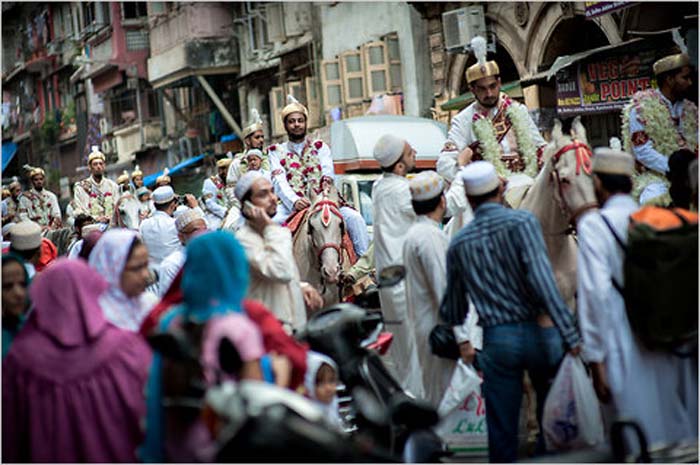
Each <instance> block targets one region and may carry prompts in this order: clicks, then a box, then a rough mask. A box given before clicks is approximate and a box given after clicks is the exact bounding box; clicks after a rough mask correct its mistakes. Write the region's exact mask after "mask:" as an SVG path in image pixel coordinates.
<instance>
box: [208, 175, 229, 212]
mask: <svg viewBox="0 0 700 465" xmlns="http://www.w3.org/2000/svg"><path fill="white" fill-rule="evenodd" d="M218 193H219V189H217V187H216V185H215V184H214V181H212V180H211V179H209V178H207V179H205V180H204V185H203V186H202V195H203V196H204V197H205V199H204V205H206V206H207V210H209V211H210V212H211V213H212V214H214V215H215V216H217V217H219V218H223V217H225V216H226V211H227V210H226V208H225V207H223V206H222V205H219V204H218V203H217V202H216V196H217V194H218Z"/></svg>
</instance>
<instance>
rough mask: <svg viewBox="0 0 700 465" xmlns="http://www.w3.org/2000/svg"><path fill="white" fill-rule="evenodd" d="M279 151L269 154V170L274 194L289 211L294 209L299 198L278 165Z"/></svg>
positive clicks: (282, 169) (284, 172)
mask: <svg viewBox="0 0 700 465" xmlns="http://www.w3.org/2000/svg"><path fill="white" fill-rule="evenodd" d="M281 156H283V155H280V150H275V151H272V152H270V168H271V169H272V173H271V175H272V185H273V186H274V188H275V194H277V197H279V198H280V200H281V201H282V203H283V204H284V206H285V207H287V209H288V210H289V211H292V210H293V209H294V203H295V202H296V201H297V200H299V199H300V198H301V197H299V196H298V195H297V194H296V193H295V192H294V190H292V187H291V186H290V185H289V183H288V182H287V172H286V171H285V169H284V167H283V166H282V165H281V164H280V157H281Z"/></svg>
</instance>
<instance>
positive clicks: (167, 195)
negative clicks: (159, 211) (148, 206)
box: [153, 186, 175, 204]
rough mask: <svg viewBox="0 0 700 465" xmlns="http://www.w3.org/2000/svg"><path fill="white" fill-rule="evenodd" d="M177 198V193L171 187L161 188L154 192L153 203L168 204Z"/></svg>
mask: <svg viewBox="0 0 700 465" xmlns="http://www.w3.org/2000/svg"><path fill="white" fill-rule="evenodd" d="M174 198H175V191H174V190H173V188H172V187H170V186H160V187H159V188H157V189H156V190H154V191H153V203H159V204H161V203H168V202H170V201H172V200H173V199H174Z"/></svg>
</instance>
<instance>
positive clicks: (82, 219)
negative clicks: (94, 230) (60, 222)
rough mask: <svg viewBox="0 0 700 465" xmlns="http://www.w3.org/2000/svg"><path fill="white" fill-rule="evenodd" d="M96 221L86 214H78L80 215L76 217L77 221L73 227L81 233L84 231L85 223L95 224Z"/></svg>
mask: <svg viewBox="0 0 700 465" xmlns="http://www.w3.org/2000/svg"><path fill="white" fill-rule="evenodd" d="M94 221H95V219H94V218H93V217H92V216H90V215H86V214H85V213H78V215H77V216H76V217H75V220H74V221H73V226H74V227H75V228H76V229H77V230H78V231H80V230H81V229H83V226H85V223H88V222H94Z"/></svg>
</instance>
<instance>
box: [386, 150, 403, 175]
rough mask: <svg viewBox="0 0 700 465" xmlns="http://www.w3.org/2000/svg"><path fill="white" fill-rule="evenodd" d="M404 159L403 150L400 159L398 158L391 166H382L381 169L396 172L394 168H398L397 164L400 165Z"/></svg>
mask: <svg viewBox="0 0 700 465" xmlns="http://www.w3.org/2000/svg"><path fill="white" fill-rule="evenodd" d="M402 161H403V151H402V152H401V156H400V157H399V159H398V160H396V161H395V162H394V163H392V164H391V165H389V166H382V167H381V169H382V171H383V172H385V173H393V172H394V168H396V165H398V164H399V163H401V162H402Z"/></svg>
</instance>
